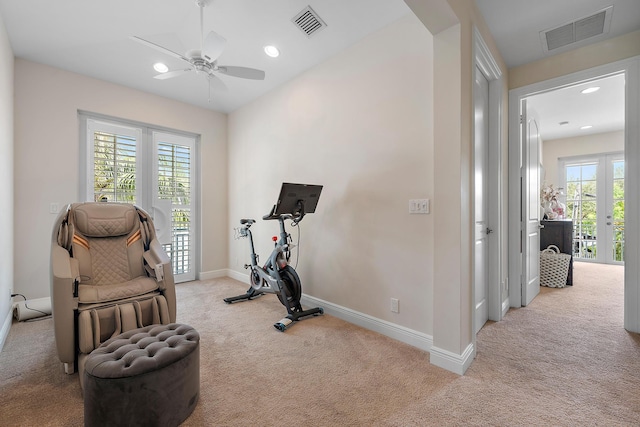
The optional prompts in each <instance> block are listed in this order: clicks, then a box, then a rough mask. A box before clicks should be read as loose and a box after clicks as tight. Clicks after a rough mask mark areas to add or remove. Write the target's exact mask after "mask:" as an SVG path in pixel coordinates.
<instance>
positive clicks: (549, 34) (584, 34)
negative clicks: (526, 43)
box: [540, 6, 613, 52]
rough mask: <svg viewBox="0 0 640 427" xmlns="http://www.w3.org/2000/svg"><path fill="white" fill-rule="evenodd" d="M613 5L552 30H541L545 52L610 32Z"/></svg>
mask: <svg viewBox="0 0 640 427" xmlns="http://www.w3.org/2000/svg"><path fill="white" fill-rule="evenodd" d="M612 12H613V6H609V7H608V8H606V9H603V10H601V11H599V12H597V13H595V14H593V15H591V16H587V17H585V18H582V19H578V20H577V21H573V22H569V23H567V24H564V25H561V26H559V27H556V28H552V29H550V30H545V31H540V40H541V41H542V48H543V50H544V51H545V52H550V51H552V50H554V49H558V48H561V47H564V46H567V45H570V44H573V43H577V42H580V41H582V40H586V39H589V38H591V37H595V36H599V35H601V34H606V33H608V32H609V25H610V24H611V14H612Z"/></svg>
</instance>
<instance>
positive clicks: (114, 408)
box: [83, 323, 200, 427]
mask: <svg viewBox="0 0 640 427" xmlns="http://www.w3.org/2000/svg"><path fill="white" fill-rule="evenodd" d="M83 377H84V382H85V389H84V422H85V426H88V427H93V426H124V425H127V426H178V425H180V424H181V423H182V422H183V421H184V420H185V419H187V418H188V417H189V415H190V414H191V413H192V412H193V410H194V409H195V407H196V405H197V403H198V399H199V396H200V336H199V334H198V332H197V331H196V330H195V329H193V328H192V327H190V326H188V325H180V324H175V323H173V324H169V325H158V326H148V327H146V328H140V329H135V330H132V331H129V332H125V333H123V334H121V335H119V336H117V337H114V338H112V339H110V340H109V341H107V342H105V343H103V344H102V345H101V346H100V347H99V348H97V349H96V350H94V351H93V352H92V353H91V354H90V355H89V356H88V357H87V361H86V369H85V371H84V376H83Z"/></svg>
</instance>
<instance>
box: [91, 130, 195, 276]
mask: <svg viewBox="0 0 640 427" xmlns="http://www.w3.org/2000/svg"><path fill="white" fill-rule="evenodd" d="M82 123H85V124H86V125H85V128H86V133H85V135H86V144H83V145H84V146H85V149H86V154H87V155H86V159H87V160H86V164H85V165H83V166H84V171H85V172H86V173H85V174H84V175H85V179H84V183H85V184H84V186H83V192H84V194H85V198H86V200H89V201H101V202H125V203H133V204H135V205H137V206H140V207H142V208H143V209H145V210H146V211H147V212H149V214H150V215H151V216H152V217H153V220H154V225H155V228H156V235H157V238H158V240H159V241H160V243H161V244H162V245H163V247H164V248H165V250H166V251H167V254H169V256H170V257H171V260H172V266H173V273H174V278H175V281H176V282H183V281H188V280H194V279H195V269H196V266H195V259H196V253H195V250H196V244H195V228H194V225H195V213H196V211H195V209H194V200H193V196H194V194H196V193H195V191H194V189H195V184H196V183H195V181H194V180H195V176H196V174H195V169H194V168H195V164H194V152H195V143H196V139H195V137H193V136H187V135H182V134H178V133H171V132H166V131H159V130H154V129H151V128H145V127H140V126H129V125H128V124H126V123H125V124H121V123H115V122H110V121H106V120H104V121H103V120H95V119H92V118H84V119H83V120H82Z"/></svg>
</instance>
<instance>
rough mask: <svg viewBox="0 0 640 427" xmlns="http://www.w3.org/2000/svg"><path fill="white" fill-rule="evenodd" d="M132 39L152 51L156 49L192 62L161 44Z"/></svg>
mask: <svg viewBox="0 0 640 427" xmlns="http://www.w3.org/2000/svg"><path fill="white" fill-rule="evenodd" d="M130 38H131V40H134V41H136V42H138V43H140V44H143V45H145V46H147V47H150V48H151V49H155V50H157V51H160V52H162V53H164V54H167V55H169V56H173V57H174V58H178V59H182V60H183V61H187V62H190V61H189V59H188V58H185V57H184V56H182V55H180V54H179V53H175V52H174V51H172V50H169V49H167V48H166V47H162V46H160V45H159V44H155V43H153V42H150V41H148V40H145V39H141V38H140V37H138V36H131V37H130Z"/></svg>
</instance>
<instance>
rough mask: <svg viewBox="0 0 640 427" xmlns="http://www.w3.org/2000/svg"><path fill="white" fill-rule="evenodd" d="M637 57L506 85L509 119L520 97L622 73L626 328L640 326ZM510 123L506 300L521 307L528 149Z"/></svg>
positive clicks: (515, 112) (513, 116)
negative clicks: (520, 85)
mask: <svg viewBox="0 0 640 427" xmlns="http://www.w3.org/2000/svg"><path fill="white" fill-rule="evenodd" d="M639 63H640V61H639V59H638V58H633V59H629V60H624V61H619V62H616V63H612V64H608V65H605V66H600V67H596V68H592V69H589V70H585V71H582V72H578V73H574V74H571V75H567V76H563V77H559V78H555V79H551V80H548V81H544V82H540V83H536V84H532V85H529V86H526V87H523V88H518V89H514V90H512V91H510V96H509V100H510V114H509V121H510V123H517V122H518V121H519V120H520V117H519V113H520V112H519V105H520V102H521V101H522V100H524V99H530V98H533V97H534V96H536V95H541V94H545V93H551V92H553V91H556V90H560V89H566V88H571V87H575V86H576V85H578V84H588V83H593V82H595V81H597V80H600V79H603V78H606V77H612V76H624V82H625V85H624V96H625V111H624V118H625V120H624V122H625V124H624V130H623V131H622V134H623V145H624V164H625V168H624V182H625V184H626V185H625V193H626V197H625V200H624V204H625V210H626V222H625V225H624V228H625V235H624V258H625V260H626V266H627V268H625V328H626V329H627V330H630V331H633V332H638V331H640V315H638V311H639V309H640V284H639V283H638V281H637V277H638V272H639V267H638V264H639V263H640V253H639V251H638V249H639V246H640V244H639V243H640V238H639V237H640V234H639V233H638V229H639V227H638V226H639V224H638V222H639V221H638V213H639V211H640V204H639V202H640V200H638V194H637V190H638V178H639V176H640V170H639V169H640V167H639V166H640V149H639V148H638V140H639V138H640V124H639V123H638V121H637V117H638V114H639V111H640V99H639V98H640V91H639V90H638V88H639V87H640V65H639ZM634 118H635V119H634ZM585 126H586V125H585ZM514 128H516V126H510V131H509V132H510V137H509V140H510V147H511V149H510V153H509V166H510V167H509V183H510V185H509V195H510V205H509V232H510V238H509V248H510V249H509V277H510V279H511V281H510V286H509V291H510V298H509V301H510V305H511V307H520V306H521V296H522V277H523V273H522V272H523V270H524V269H526V265H523V259H524V258H525V256H524V255H525V254H524V252H526V249H523V248H522V246H521V242H520V239H518V238H514V234H515V235H518V230H520V229H521V227H522V225H521V218H520V215H519V209H518V208H519V206H518V205H519V202H518V201H519V200H522V197H525V192H526V190H525V189H523V188H522V187H521V185H520V184H519V183H520V182H521V181H520V180H521V167H520V164H521V162H522V159H523V157H522V156H523V155H524V153H526V147H524V146H523V144H522V143H521V139H520V135H518V130H517V129H514ZM556 169H557V168H556ZM543 173H544V174H545V180H548V179H549V178H550V173H549V170H548V169H547V167H546V166H545V167H544V172H543ZM554 179H555V180H556V182H559V181H558V180H557V171H556V176H555V178H554ZM514 278H515V280H514ZM518 278H520V280H518Z"/></svg>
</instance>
